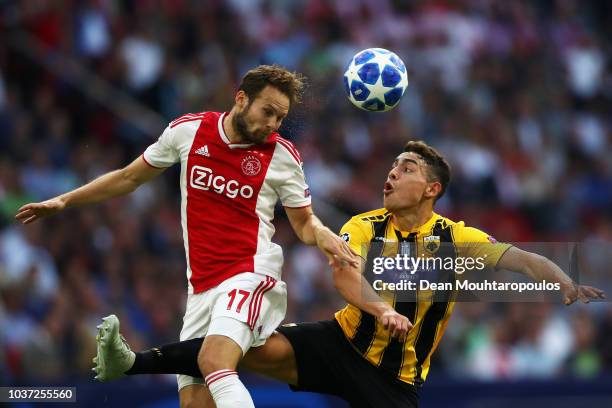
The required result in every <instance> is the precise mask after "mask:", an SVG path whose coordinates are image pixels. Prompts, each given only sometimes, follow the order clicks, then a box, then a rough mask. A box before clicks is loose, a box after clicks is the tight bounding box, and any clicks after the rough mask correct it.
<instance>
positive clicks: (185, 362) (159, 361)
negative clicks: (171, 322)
mask: <svg viewBox="0 0 612 408" xmlns="http://www.w3.org/2000/svg"><path fill="white" fill-rule="evenodd" d="M203 342H204V339H203V338H197V339H191V340H187V341H181V342H179V343H170V344H166V345H163V346H161V347H159V348H158V347H155V348H152V349H150V350H146V351H141V352H138V353H136V359H135V360H134V365H132V367H131V368H130V369H129V370H127V371H126V372H125V374H127V375H135V374H185V375H190V376H192V377H200V378H202V373H201V372H200V368H199V367H198V353H199V352H200V348H201V347H202V343H203Z"/></svg>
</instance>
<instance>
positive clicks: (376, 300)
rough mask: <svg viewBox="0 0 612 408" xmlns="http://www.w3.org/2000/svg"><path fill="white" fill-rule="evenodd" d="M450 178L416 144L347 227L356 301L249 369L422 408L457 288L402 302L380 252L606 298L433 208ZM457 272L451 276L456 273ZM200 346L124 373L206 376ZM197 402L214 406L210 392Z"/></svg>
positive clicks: (276, 337)
mask: <svg viewBox="0 0 612 408" xmlns="http://www.w3.org/2000/svg"><path fill="white" fill-rule="evenodd" d="M449 181H450V168H449V166H448V164H447V163H446V161H445V160H444V158H443V157H442V156H441V155H440V154H439V153H438V152H437V151H436V150H435V149H433V148H431V147H430V146H428V145H426V144H425V143H423V142H409V143H407V144H406V146H405V148H404V152H403V153H402V154H400V155H399V156H398V157H397V158H396V160H395V161H394V163H393V165H392V167H391V170H390V171H389V174H388V176H387V180H386V182H385V184H384V189H383V194H384V208H383V209H379V210H375V211H371V212H368V213H364V214H361V215H358V216H355V217H353V218H352V219H351V220H350V221H349V222H347V223H346V224H345V225H344V227H343V228H342V230H341V235H342V236H343V237H344V239H345V240H347V241H348V243H349V245H350V247H351V248H352V249H353V251H355V252H356V253H357V254H359V255H361V261H360V262H359V265H348V264H345V263H341V262H340V261H339V260H338V259H336V258H333V257H331V255H330V264H331V265H332V267H333V268H332V269H333V277H334V284H335V286H336V288H337V290H338V292H339V293H340V294H341V295H342V297H343V298H344V299H345V300H346V301H347V303H348V306H346V307H345V308H344V309H342V310H340V311H338V312H337V313H336V314H335V318H334V319H332V320H329V321H321V322H313V323H299V324H289V325H283V326H281V327H279V328H278V332H276V333H275V334H273V335H272V336H271V337H270V338H269V339H268V340H267V342H266V343H265V345H263V346H261V347H257V348H252V349H250V350H249V351H248V352H247V354H246V355H245V357H244V358H243V360H242V363H241V367H242V368H247V369H250V370H252V371H255V372H258V373H261V374H264V375H268V376H270V377H273V378H276V379H278V380H280V381H283V382H286V383H288V384H290V386H291V387H292V389H294V390H297V391H311V392H319V393H326V394H334V395H338V396H340V397H341V398H344V399H345V400H346V401H348V402H349V403H350V404H351V406H352V407H364V408H365V407H384V408H391V407H404V408H410V407H417V406H418V394H417V388H418V387H419V386H420V385H421V384H422V383H423V381H424V380H425V378H426V376H427V374H428V371H429V367H430V359H431V355H432V353H433V352H434V350H435V349H436V347H437V346H438V344H439V342H440V339H441V338H442V335H443V333H444V330H445V328H446V325H447V324H448V322H449V318H450V315H451V313H452V311H453V307H454V300H455V298H454V296H455V291H452V290H451V291H440V292H439V293H438V291H435V292H431V293H429V292H428V291H427V290H417V291H416V297H415V298H414V299H413V301H403V300H404V299H401V298H399V297H398V293H397V292H386V291H378V292H377V291H375V290H374V288H373V287H372V286H371V285H370V281H369V280H368V274H369V272H370V268H368V267H367V265H368V264H367V261H369V260H371V259H372V258H374V257H379V256H386V257H392V256H394V255H398V254H399V255H403V254H406V253H408V254H410V255H411V256H414V254H418V255H421V254H428V255H427V257H433V258H435V257H444V258H451V259H458V258H459V257H472V258H478V257H480V258H483V259H485V263H486V265H487V266H489V267H496V268H501V269H506V270H511V271H515V272H521V273H523V274H525V275H527V276H529V277H531V278H532V279H534V280H535V281H543V280H546V281H548V282H556V283H559V285H560V289H561V295H562V296H563V300H564V302H565V303H566V304H570V303H573V302H574V301H576V300H577V299H580V300H581V301H583V302H585V303H586V302H588V301H589V299H590V298H594V299H597V298H603V297H604V294H603V292H602V291H601V290H599V289H597V288H593V287H589V286H583V285H577V284H575V283H574V282H573V281H572V280H571V278H570V277H568V276H567V275H566V274H565V273H564V272H563V271H562V270H561V269H560V268H559V267H558V266H557V265H555V264H554V263H553V262H551V261H550V260H548V259H546V258H544V257H542V256H540V255H537V254H534V253H530V252H526V251H522V250H520V249H518V248H516V247H514V246H511V245H508V244H501V243H497V242H496V241H495V240H494V239H492V238H491V237H489V236H488V235H487V234H485V233H484V232H482V231H479V230H478V229H475V228H471V227H467V226H465V225H464V224H463V223H462V222H458V223H455V222H453V221H451V220H449V219H447V218H444V217H442V216H440V215H438V214H436V213H434V211H433V207H434V203H435V202H436V200H437V199H439V198H440V197H441V196H442V195H443V194H444V191H445V189H446V187H447V185H448V183H449ZM387 259H388V258H387ZM451 272H453V273H452V274H449V275H448V276H447V279H448V280H453V279H455V276H454V271H451ZM441 276H442V278H443V279H445V276H446V275H444V274H442V275H441ZM117 336H118V334H117ZM117 339H119V337H117ZM201 342H202V339H192V340H188V341H185V342H180V343H173V344H168V345H165V346H162V347H158V348H156V349H154V350H149V351H144V352H140V353H136V355H135V358H134V359H128V360H130V361H133V364H132V365H130V366H126V367H125V374H128V375H131V374H146V373H178V374H186V375H191V376H194V377H196V376H201V374H200V373H199V368H198V364H197V359H198V350H199V349H200V345H201ZM116 344H117V348H118V349H117V351H116V353H115V354H114V355H117V356H120V355H124V354H125V353H131V351H129V349H127V346H126V345H125V344H124V343H123V342H122V341H121V340H117V342H116ZM200 357H202V356H200ZM100 358H101V356H100V355H98V360H97V361H98V366H104V365H106V366H115V367H116V366H117V364H118V359H115V358H114V357H113V354H111V353H109V354H108V356H106V360H105V361H103V362H102V364H101V363H100V360H99V359H100ZM194 402H196V403H199V405H201V406H206V407H209V406H213V405H211V402H212V400H211V399H210V396H209V395H208V394H207V392H206V390H205V389H203V390H202V393H201V394H200V396H199V397H198V400H197V401H194Z"/></svg>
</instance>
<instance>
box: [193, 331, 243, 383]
mask: <svg viewBox="0 0 612 408" xmlns="http://www.w3.org/2000/svg"><path fill="white" fill-rule="evenodd" d="M241 358H242V349H241V348H240V346H239V345H238V344H237V343H236V342H235V341H233V340H231V339H230V338H227V337H225V336H210V337H207V338H206V340H205V341H204V344H203V345H202V348H201V349H200V353H199V354H198V366H199V368H200V371H201V372H202V374H203V375H204V377H206V376H207V375H209V374H211V373H214V372H215V371H219V370H226V369H230V370H235V369H236V367H237V366H238V362H239V361H240V359H241Z"/></svg>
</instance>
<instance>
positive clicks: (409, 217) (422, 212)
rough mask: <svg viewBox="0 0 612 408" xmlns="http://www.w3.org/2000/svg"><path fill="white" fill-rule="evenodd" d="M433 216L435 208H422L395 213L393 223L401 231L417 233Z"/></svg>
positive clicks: (392, 216)
mask: <svg viewBox="0 0 612 408" xmlns="http://www.w3.org/2000/svg"><path fill="white" fill-rule="evenodd" d="M432 216H433V208H431V207H429V206H427V207H424V206H421V207H416V208H409V209H405V210H400V211H395V212H393V214H391V222H393V225H395V226H396V227H397V228H399V229H400V230H401V231H415V230H417V229H418V228H419V227H420V226H421V225H423V224H425V223H427V221H429V220H430V219H431V217H432Z"/></svg>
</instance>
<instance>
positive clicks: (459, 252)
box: [335, 208, 511, 386]
mask: <svg viewBox="0 0 612 408" xmlns="http://www.w3.org/2000/svg"><path fill="white" fill-rule="evenodd" d="M340 234H341V235H342V237H343V238H344V239H345V240H346V241H347V242H348V243H349V246H350V247H351V248H352V249H353V250H354V251H355V252H357V253H358V254H361V255H362V258H364V259H368V258H371V257H375V256H385V257H393V256H395V255H396V254H400V253H402V252H403V251H404V250H405V247H406V246H412V247H413V248H414V249H413V251H414V250H416V251H417V252H416V253H417V254H424V256H426V257H427V256H429V257H436V256H452V257H459V256H462V257H473V258H477V257H484V259H486V266H487V267H495V265H496V264H497V262H498V261H499V259H500V258H501V256H502V255H503V253H504V252H505V251H506V250H507V249H508V248H509V247H510V246H511V245H509V244H502V243H499V244H498V243H496V242H495V240H494V239H492V238H491V237H489V236H488V235H487V234H485V233H484V232H482V231H480V230H478V229H476V228H472V227H466V226H465V225H464V223H463V222H458V223H455V222H453V221H451V220H449V219H447V218H444V217H442V216H440V215H438V214H435V213H434V214H433V216H432V217H431V218H430V219H429V221H427V222H426V223H425V224H423V225H422V226H420V227H419V228H417V229H415V230H414V231H401V230H399V229H398V228H396V227H395V226H394V225H393V222H392V220H391V213H389V212H388V211H387V210H386V209H384V208H383V209H379V210H374V211H370V212H367V213H363V214H360V215H357V216H355V217H353V218H351V219H350V220H349V221H348V222H347V223H346V224H345V225H344V226H343V227H342V230H341V232H340ZM374 243H377V244H380V243H382V246H381V245H374ZM479 243H487V244H489V245H479ZM381 248H382V249H381ZM483 251H484V252H486V253H483ZM372 252H376V253H372ZM452 276H453V277H452V279H454V273H453V274H452ZM425 292H429V293H425ZM377 293H378V295H379V296H380V297H381V298H383V299H384V300H385V301H387V302H389V303H391V304H392V305H393V307H394V308H395V310H396V311H397V312H398V313H401V314H403V315H405V316H406V317H408V318H409V319H410V321H411V322H412V324H413V328H412V329H411V330H410V331H409V333H408V336H407V338H406V340H405V341H404V342H400V341H398V340H397V339H396V338H391V335H390V332H389V331H388V330H385V328H384V327H383V326H382V324H380V323H379V322H378V321H377V319H376V318H375V317H374V316H372V315H370V314H368V313H366V312H363V311H361V310H360V309H358V308H357V307H355V306H353V305H347V306H346V307H345V308H344V309H342V310H340V311H338V312H336V314H335V317H336V320H337V321H338V323H339V324H340V326H341V327H342V330H343V331H344V334H345V336H346V337H347V339H348V340H349V341H350V343H351V344H352V346H353V347H354V348H355V349H356V350H357V351H358V352H359V353H360V354H361V355H363V357H364V358H366V359H367V360H368V361H369V362H370V363H372V364H374V365H375V366H377V367H379V368H380V369H383V370H386V371H388V372H390V374H392V375H393V376H395V377H396V378H398V379H400V380H401V381H404V382H407V383H410V384H414V385H417V386H419V385H421V384H422V383H423V381H424V380H425V378H426V377H427V373H428V371H429V365H430V359H431V355H432V353H433V352H434V350H435V349H436V347H437V346H438V343H439V342H440V339H441V338H442V335H443V334H444V330H445V329H446V325H447V324H448V321H449V318H450V315H451V313H452V311H453V308H454V304H455V302H454V300H455V294H456V293H455V292H454V291H451V292H448V293H447V294H446V295H443V296H441V297H440V296H436V295H435V294H432V291H425V290H424V291H419V290H417V291H416V294H415V296H416V297H415V301H400V299H398V295H397V293H396V292H388V291H378V292H377ZM401 300H405V299H401Z"/></svg>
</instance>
